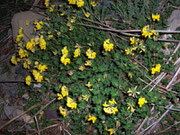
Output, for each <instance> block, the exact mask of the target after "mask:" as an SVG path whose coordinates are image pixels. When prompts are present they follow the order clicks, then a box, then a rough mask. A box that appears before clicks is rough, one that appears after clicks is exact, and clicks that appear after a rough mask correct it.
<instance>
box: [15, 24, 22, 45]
mask: <svg viewBox="0 0 180 135" xmlns="http://www.w3.org/2000/svg"><path fill="white" fill-rule="evenodd" d="M22 32H23V28H22V27H20V28H19V31H18V35H17V37H16V43H18V42H19V41H21V38H23V37H24V35H23V34H22Z"/></svg>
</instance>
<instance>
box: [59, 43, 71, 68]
mask: <svg viewBox="0 0 180 135" xmlns="http://www.w3.org/2000/svg"><path fill="white" fill-rule="evenodd" d="M61 52H62V55H63V56H62V57H61V59H60V61H61V63H63V64H64V65H67V64H68V63H69V64H70V59H69V58H67V55H68V50H67V46H65V47H64V48H63V49H62V50H61Z"/></svg>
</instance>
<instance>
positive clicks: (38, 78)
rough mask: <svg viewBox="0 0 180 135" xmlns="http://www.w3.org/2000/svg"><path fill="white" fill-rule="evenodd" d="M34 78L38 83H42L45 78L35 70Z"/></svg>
mask: <svg viewBox="0 0 180 135" xmlns="http://www.w3.org/2000/svg"><path fill="white" fill-rule="evenodd" d="M33 76H34V78H35V80H36V81H37V82H41V81H42V80H43V76H42V75H41V74H40V72H38V71H37V70H33Z"/></svg>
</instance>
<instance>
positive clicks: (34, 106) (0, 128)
mask: <svg viewBox="0 0 180 135" xmlns="http://www.w3.org/2000/svg"><path fill="white" fill-rule="evenodd" d="M40 105H41V103H38V104H35V105H33V106H32V107H30V108H29V109H27V110H26V111H24V112H22V113H21V114H19V115H18V116H16V117H14V118H12V119H11V120H9V121H8V122H7V123H5V124H4V125H2V126H1V127H0V130H2V129H3V128H4V127H6V126H7V125H9V124H10V123H11V122H13V121H15V120H16V119H18V118H19V117H21V116H23V115H24V114H26V113H27V112H29V111H31V110H32V109H34V108H36V107H38V106H40ZM29 121H31V120H29ZM29 121H28V122H29Z"/></svg>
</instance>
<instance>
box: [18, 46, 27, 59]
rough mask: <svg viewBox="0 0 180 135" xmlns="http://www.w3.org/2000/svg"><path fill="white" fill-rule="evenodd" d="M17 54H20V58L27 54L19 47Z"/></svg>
mask: <svg viewBox="0 0 180 135" xmlns="http://www.w3.org/2000/svg"><path fill="white" fill-rule="evenodd" d="M19 56H20V58H24V57H26V56H28V54H27V52H26V51H25V50H23V49H22V48H20V49H19Z"/></svg>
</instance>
